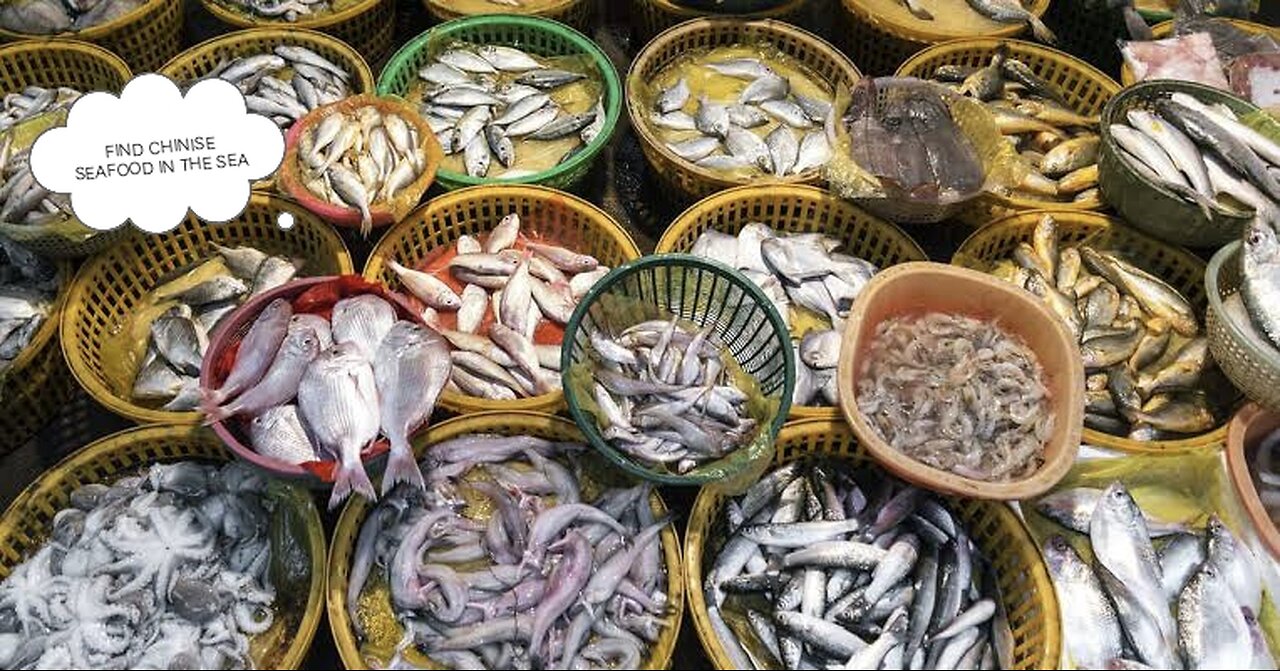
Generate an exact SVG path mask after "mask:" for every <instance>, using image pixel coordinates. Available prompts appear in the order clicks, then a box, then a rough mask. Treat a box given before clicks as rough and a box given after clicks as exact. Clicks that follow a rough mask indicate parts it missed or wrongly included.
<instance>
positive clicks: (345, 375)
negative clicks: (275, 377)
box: [297, 299, 389, 510]
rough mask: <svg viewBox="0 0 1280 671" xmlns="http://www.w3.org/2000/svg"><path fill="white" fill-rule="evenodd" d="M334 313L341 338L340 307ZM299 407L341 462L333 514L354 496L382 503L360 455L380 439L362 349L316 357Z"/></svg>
mask: <svg viewBox="0 0 1280 671" xmlns="http://www.w3.org/2000/svg"><path fill="white" fill-rule="evenodd" d="M345 300H350V299H345ZM334 313H335V324H334V336H335V338H337V335H338V334H337V319H336V317H337V308H336V306H335V308H334ZM388 328H389V326H388ZM379 340H381V338H379ZM297 405H298V414H299V415H300V417H301V418H302V421H303V422H304V423H305V424H306V426H307V427H308V428H309V429H310V431H311V435H312V436H313V437H314V439H315V441H316V444H317V447H319V448H320V449H322V450H326V451H327V452H328V453H330V454H333V455H335V456H336V457H337V460H338V469H337V473H336V476H335V480H334V487H333V494H332V495H331V496H330V497H329V508H330V509H331V510H332V509H333V508H336V507H337V506H338V504H340V503H342V501H343V500H345V499H346V498H347V497H348V496H350V495H351V494H352V492H355V493H358V494H360V495H362V496H364V497H365V498H368V499H371V500H372V499H374V498H376V497H377V493H376V492H375V491H374V488H373V483H372V482H370V481H369V476H368V475H367V474H366V473H365V470H364V464H363V463H362V461H361V456H360V455H361V452H362V451H363V450H364V448H365V447H366V446H367V445H369V444H370V443H372V442H373V440H374V439H375V438H377V437H378V428H379V420H378V410H377V409H378V391H377V385H376V384H375V382H374V375H373V369H372V367H371V366H370V365H369V361H368V359H367V358H366V356H365V355H364V354H363V353H362V350H361V348H360V347H359V346H358V345H357V344H356V343H355V342H350V341H348V342H343V341H342V340H341V339H339V340H338V344H337V345H334V346H333V347H332V348H330V349H328V350H325V351H324V352H322V353H321V354H320V355H319V356H318V357H316V359H315V361H313V362H312V364H311V365H310V366H309V367H308V368H307V371H306V373H305V374H304V375H303V376H302V380H301V382H300V384H299V386H298V402H297Z"/></svg>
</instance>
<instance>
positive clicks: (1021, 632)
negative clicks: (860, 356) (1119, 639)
mask: <svg viewBox="0 0 1280 671" xmlns="http://www.w3.org/2000/svg"><path fill="white" fill-rule="evenodd" d="M817 455H830V456H833V457H839V458H842V459H844V460H846V461H847V462H848V463H849V465H850V466H851V467H853V468H874V465H873V464H871V460H870V457H869V456H868V455H867V453H866V450H865V448H864V447H863V446H862V445H860V444H859V443H858V439H857V438H856V437H855V436H854V435H853V433H852V432H851V431H850V430H849V427H848V426H847V425H845V424H844V423H843V422H836V421H830V420H822V419H807V420H800V421H795V422H789V423H787V425H786V426H784V427H782V431H781V432H780V433H779V434H778V453H777V455H776V456H775V457H774V460H773V465H774V466H781V465H783V464H786V463H789V462H792V461H795V460H797V459H802V458H805V457H808V456H817ZM725 502H726V499H725V497H724V496H723V494H721V493H719V492H717V491H715V490H714V489H711V488H703V490H702V491H701V492H699V493H698V498H697V500H696V501H695V502H694V504H693V511H692V512H691V513H690V515H689V526H688V528H687V530H686V531H685V540H684V558H685V568H684V575H685V579H686V580H688V581H689V584H688V588H687V591H688V593H689V612H690V615H691V617H692V618H693V624H694V627H695V629H696V630H697V632H698V638H699V639H700V640H701V642H702V649H703V650H705V651H706V653H707V656H708V657H710V658H711V663H712V664H713V665H714V666H715V668H717V669H733V668H735V667H734V665H733V662H732V661H730V657H729V656H728V655H727V654H726V653H725V652H724V648H723V647H722V646H721V644H720V642H719V638H718V637H717V636H716V633H715V631H714V630H713V629H712V628H711V623H710V621H709V620H708V617H707V603H706V600H705V598H704V596H703V587H702V581H703V578H704V577H705V576H706V574H707V572H708V571H709V570H710V568H711V566H712V565H713V564H714V563H715V562H714V557H715V554H714V553H715V552H716V551H718V549H719V547H720V545H721V544H722V543H723V542H724V540H725V538H724V536H725V534H724V519H723V516H722V515H721V510H722V508H723V507H724V504H725ZM947 503H948V507H949V508H950V509H951V511H952V512H954V513H955V514H956V516H957V517H958V518H959V519H960V520H961V521H963V522H964V523H965V525H966V526H967V527H968V530H969V534H970V536H971V538H972V539H973V542H974V544H975V545H977V547H978V549H979V550H980V551H981V552H982V554H983V556H985V557H986V558H987V559H988V560H989V561H990V562H991V566H992V568H994V569H995V574H996V583H997V584H998V585H999V587H1000V595H1001V598H1002V600H1003V602H1004V603H1003V605H1004V608H1005V611H1006V612H1007V613H1008V619H1009V627H1010V629H1012V630H1013V640H1014V646H1013V658H1012V660H1011V661H1012V662H1013V664H1012V668H1014V669H1054V668H1058V666H1059V661H1060V660H1059V657H1060V656H1061V654H1062V623H1061V620H1060V616H1059V614H1058V598H1057V596H1056V595H1055V594H1054V591H1053V584H1052V583H1051V582H1050V580H1049V572H1048V570H1046V569H1045V566H1044V562H1043V560H1041V558H1040V552H1039V550H1038V549H1037V548H1036V544H1035V541H1033V540H1032V538H1031V536H1030V534H1028V533H1027V530H1026V528H1025V527H1023V525H1022V522H1021V520H1019V519H1018V516H1017V515H1016V514H1015V513H1014V512H1013V511H1012V510H1010V509H1009V508H1008V507H1007V506H1005V505H1003V504H1000V503H996V502H992V501H975V500H971V499H949V500H948V501H947Z"/></svg>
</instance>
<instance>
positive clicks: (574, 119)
mask: <svg viewBox="0 0 1280 671" xmlns="http://www.w3.org/2000/svg"><path fill="white" fill-rule="evenodd" d="M595 117H596V113H595V112H594V111H591V112H585V113H583V114H567V115H564V116H560V117H558V118H557V119H556V120H555V121H552V122H551V123H548V124H547V125H545V126H543V127H541V128H539V129H538V130H536V131H534V132H532V133H530V134H529V139H531V140H555V139H558V138H562V137H564V136H566V135H571V134H573V133H577V132H578V131H580V130H582V129H583V128H586V127H587V125H588V124H590V123H591V122H592V121H594V120H595Z"/></svg>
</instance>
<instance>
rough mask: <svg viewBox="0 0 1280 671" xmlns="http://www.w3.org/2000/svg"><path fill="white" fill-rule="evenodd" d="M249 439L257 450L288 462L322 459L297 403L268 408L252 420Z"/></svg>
mask: <svg viewBox="0 0 1280 671" xmlns="http://www.w3.org/2000/svg"><path fill="white" fill-rule="evenodd" d="M249 442H250V444H252V445H253V449H254V451H255V452H258V453H259V454H261V455H263V456H267V457H271V458H272V459H279V460H280V461H283V462H285V463H288V464H294V465H297V464H304V463H307V462H309V461H319V460H320V458H319V457H318V456H317V455H316V451H315V448H313V447H312V446H311V440H310V439H309V438H308V437H307V431H306V429H304V428H303V426H302V420H301V419H299V418H298V408H297V406H294V405H280V406H276V407H274V408H268V409H267V410H265V411H263V412H262V413H261V414H259V415H257V416H256V417H254V418H253V419H252V420H250V421H249Z"/></svg>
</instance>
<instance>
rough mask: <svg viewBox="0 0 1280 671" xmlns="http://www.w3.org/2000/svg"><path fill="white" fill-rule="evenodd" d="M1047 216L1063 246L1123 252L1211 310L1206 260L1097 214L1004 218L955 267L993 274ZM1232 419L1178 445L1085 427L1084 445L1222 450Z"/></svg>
mask: <svg viewBox="0 0 1280 671" xmlns="http://www.w3.org/2000/svg"><path fill="white" fill-rule="evenodd" d="M1044 214H1051V215H1053V219H1054V221H1056V222H1057V225H1058V244H1059V245H1075V244H1079V243H1081V242H1085V241H1087V242H1088V243H1089V244H1090V245H1092V246H1094V247H1099V248H1102V249H1109V250H1115V251H1118V252H1120V253H1122V254H1123V255H1124V256H1125V258H1126V259H1128V260H1129V261H1130V262H1132V263H1133V264H1134V265H1137V266H1138V267H1139V268H1142V269H1143V270H1146V271H1147V272H1149V273H1151V274H1153V275H1155V276H1156V277H1159V278H1160V279H1162V280H1164V281H1165V282H1168V283H1169V285H1170V286H1172V287H1173V288H1175V289H1177V290H1178V291H1180V292H1181V293H1182V295H1183V296H1185V297H1186V298H1187V300H1188V301H1190V302H1191V305H1192V306H1193V307H1194V308H1195V310H1196V314H1197V315H1199V316H1200V318H1201V319H1202V320H1203V319H1204V316H1205V310H1206V309H1207V306H1208V298H1207V296H1206V294H1205V288H1204V273H1205V262H1204V261H1202V260H1200V259H1199V258H1197V257H1196V256H1195V255H1194V254H1192V253H1191V252H1188V251H1187V250H1185V249H1182V248H1181V247H1175V246H1173V245H1170V244H1166V243H1164V242H1161V241H1159V240H1156V239H1155V238H1152V237H1150V236H1148V235H1145V234H1143V233H1140V232H1138V231H1136V230H1134V229H1132V228H1130V227H1129V226H1127V225H1125V224H1124V222H1123V221H1121V220H1120V219H1116V218H1114V217H1108V216H1106V215H1102V214H1098V213H1096V212H1081V211H1078V210H1038V211H1032V212H1025V213H1022V214H1016V215H1012V216H1008V217H1005V218H1003V219H1000V220H998V221H994V222H992V223H990V224H988V225H986V226H984V227H982V228H980V229H978V230H977V231H974V232H973V234H972V235H970V236H969V238H968V239H966V240H965V241H964V242H963V243H961V244H960V248H959V249H958V250H956V254H955V256H954V257H953V258H952V259H951V262H952V263H953V264H955V265H957V266H963V267H965V268H972V269H974V270H980V271H982V272H990V271H991V269H992V267H993V266H994V265H995V264H996V263H997V262H998V261H1000V260H1002V259H1007V258H1010V257H1011V255H1012V254H1013V250H1014V248H1015V247H1017V245H1018V243H1020V242H1027V243H1030V242H1031V239H1032V233H1033V232H1034V231H1035V227H1036V224H1037V223H1038V222H1039V221H1040V217H1041V216H1042V215H1044ZM1202 323H1203V322H1202ZM1230 419H1231V417H1230V416H1227V417H1224V418H1223V419H1222V422H1221V424H1219V425H1218V426H1217V427H1215V428H1214V429H1213V430H1212V431H1209V432H1206V433H1202V434H1200V435H1197V436H1190V437H1188V438H1183V439H1180V440H1153V441H1138V440H1130V439H1129V438H1127V437H1123V436H1113V435H1111V434H1109V433H1103V432H1101V431H1095V430H1093V429H1090V428H1089V427H1085V428H1084V440H1083V442H1084V443H1085V444H1087V445H1094V446H1097V447H1104V448H1109V449H1113V450H1119V451H1122V452H1130V453H1136V454H1171V453H1180V452H1188V451H1193V450H1197V449H1200V448H1204V447H1208V446H1221V445H1223V444H1224V441H1225V440H1226V437H1227V424H1228V423H1229V422H1230Z"/></svg>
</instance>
